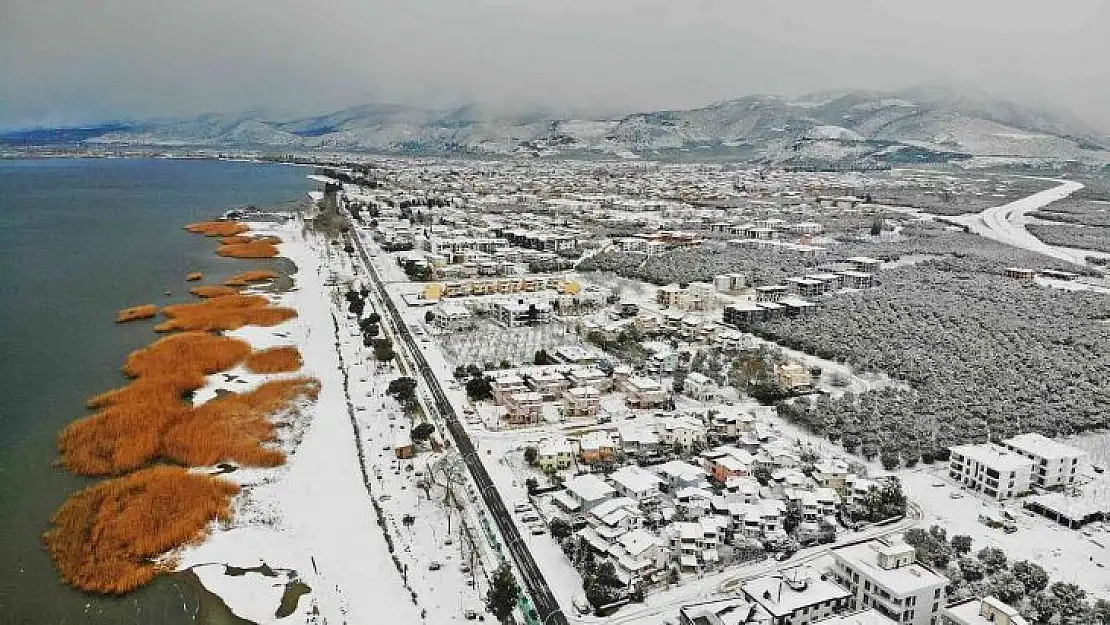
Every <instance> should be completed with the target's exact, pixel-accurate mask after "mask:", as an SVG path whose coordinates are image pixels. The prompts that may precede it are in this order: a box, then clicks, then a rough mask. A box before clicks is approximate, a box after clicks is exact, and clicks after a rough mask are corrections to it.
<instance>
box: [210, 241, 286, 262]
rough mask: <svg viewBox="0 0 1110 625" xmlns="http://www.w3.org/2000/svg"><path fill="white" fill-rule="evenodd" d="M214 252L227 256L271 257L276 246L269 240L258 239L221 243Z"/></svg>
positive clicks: (275, 251)
mask: <svg viewBox="0 0 1110 625" xmlns="http://www.w3.org/2000/svg"><path fill="white" fill-rule="evenodd" d="M216 253H217V254H219V255H220V256H226V257H228V258H272V257H274V256H277V246H276V245H275V244H274V243H273V242H271V241H268V240H265V239H258V240H255V241H251V242H250V243H234V244H231V245H221V246H220V247H219V248H217V249H216Z"/></svg>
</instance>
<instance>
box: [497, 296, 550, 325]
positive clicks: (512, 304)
mask: <svg viewBox="0 0 1110 625" xmlns="http://www.w3.org/2000/svg"><path fill="white" fill-rule="evenodd" d="M493 312H494V314H495V316H496V318H497V320H498V321H500V322H501V325H503V326H505V327H508V328H516V327H519V326H523V325H526V324H529V323H550V322H551V318H552V314H551V304H550V303H549V302H545V301H543V300H539V299H536V298H531V297H529V298H517V299H514V300H510V301H507V302H498V303H497V304H496V305H494V307H493Z"/></svg>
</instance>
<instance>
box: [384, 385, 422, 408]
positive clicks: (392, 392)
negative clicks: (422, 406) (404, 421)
mask: <svg viewBox="0 0 1110 625" xmlns="http://www.w3.org/2000/svg"><path fill="white" fill-rule="evenodd" d="M385 392H386V394H388V395H389V396H390V397H392V398H393V399H395V400H397V403H399V404H402V405H404V406H405V407H406V408H409V407H411V406H412V405H413V404H415V403H416V380H414V379H412V378H409V377H402V378H397V379H395V380H390V382H389V386H387V387H385Z"/></svg>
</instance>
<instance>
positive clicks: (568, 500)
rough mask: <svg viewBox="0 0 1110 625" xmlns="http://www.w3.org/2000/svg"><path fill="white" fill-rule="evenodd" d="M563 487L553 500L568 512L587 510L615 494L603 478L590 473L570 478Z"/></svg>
mask: <svg viewBox="0 0 1110 625" xmlns="http://www.w3.org/2000/svg"><path fill="white" fill-rule="evenodd" d="M565 487H566V490H565V491H563V492H560V493H558V494H557V496H556V498H555V501H556V503H558V504H560V505H561V506H562V507H563V508H564V509H566V510H567V511H568V512H588V511H590V510H592V509H593V508H595V507H596V506H597V505H598V504H600V503H602V502H604V501H607V500H608V499H610V498H612V497H613V496H615V495H616V494H617V491H616V490H614V489H613V487H612V486H610V485H609V484H607V483H606V482H605V480H603V479H601V478H600V477H598V476H596V475H593V474H592V473H587V474H585V475H577V476H575V477H572V478H570V479H569V480H567V481H566V483H565ZM558 495H565V496H563V497H559V496H558Z"/></svg>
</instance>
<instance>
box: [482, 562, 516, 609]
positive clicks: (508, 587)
mask: <svg viewBox="0 0 1110 625" xmlns="http://www.w3.org/2000/svg"><path fill="white" fill-rule="evenodd" d="M518 595H520V586H519V585H518V584H517V583H516V578H515V577H513V570H512V569H511V568H509V564H508V563H505V564H502V565H501V566H499V567H497V570H496V571H494V572H493V579H492V580H491V581H490V586H489V592H487V593H486V608H487V609H488V610H489V611H490V612H491V613H492V614H493V616H494V617H496V618H497V620H498V622H500V623H508V622H509V616H510V615H511V614H512V613H513V608H515V607H516V601H517V596H518Z"/></svg>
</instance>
